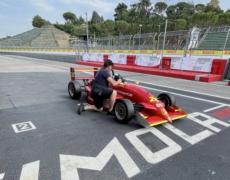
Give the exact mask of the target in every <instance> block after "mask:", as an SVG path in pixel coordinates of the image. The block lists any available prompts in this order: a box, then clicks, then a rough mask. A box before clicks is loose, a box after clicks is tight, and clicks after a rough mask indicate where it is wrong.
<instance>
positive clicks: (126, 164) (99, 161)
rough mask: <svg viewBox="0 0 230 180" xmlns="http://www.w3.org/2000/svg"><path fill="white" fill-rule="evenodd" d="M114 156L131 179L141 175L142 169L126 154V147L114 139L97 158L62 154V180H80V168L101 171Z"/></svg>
mask: <svg viewBox="0 0 230 180" xmlns="http://www.w3.org/2000/svg"><path fill="white" fill-rule="evenodd" d="M112 156H116V158H117V160H118V162H119V164H120V165H121V167H122V168H123V170H124V171H125V173H126V175H127V176H128V177H129V178H130V177H132V176H134V175H136V174H138V173H140V169H139V168H138V167H137V165H136V164H135V162H134V161H133V160H132V158H131V157H130V156H129V154H128V153H127V152H126V150H125V149H124V147H123V146H122V145H121V144H120V142H119V141H118V140H117V138H113V139H112V140H111V141H110V143H109V144H108V145H107V146H106V147H105V148H104V149H103V150H102V151H101V152H100V153H99V154H98V155H97V156H96V157H88V156H72V155H62V154H60V166H61V179H62V180H79V175H78V168H79V169H89V170H96V171H101V170H102V169H103V168H104V167H105V166H106V164H107V163H108V162H109V160H110V159H111V158H112ZM114 168H115V167H114ZM118 177H119V175H118Z"/></svg>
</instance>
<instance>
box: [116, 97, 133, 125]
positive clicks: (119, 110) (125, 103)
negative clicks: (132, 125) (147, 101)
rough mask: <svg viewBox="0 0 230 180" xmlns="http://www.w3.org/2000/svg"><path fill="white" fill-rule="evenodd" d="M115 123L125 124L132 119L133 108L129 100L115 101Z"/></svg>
mask: <svg viewBox="0 0 230 180" xmlns="http://www.w3.org/2000/svg"><path fill="white" fill-rule="evenodd" d="M114 115H115V119H116V121H118V122H119V123H122V124H126V123H128V122H129V121H131V120H132V118H133V117H134V107H133V104H132V102H131V101H130V100H129V99H124V98H123V99H117V100H116V103H115V105H114Z"/></svg>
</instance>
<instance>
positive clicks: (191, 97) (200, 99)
mask: <svg viewBox="0 0 230 180" xmlns="http://www.w3.org/2000/svg"><path fill="white" fill-rule="evenodd" d="M140 87H143V88H145V89H151V90H155V91H160V92H162V89H155V88H150V87H145V86H140ZM170 94H175V95H177V96H182V97H186V98H190V99H197V100H199V101H205V102H210V103H214V104H220V105H225V106H230V105H229V104H225V103H221V102H216V101H210V100H207V99H202V98H196V97H193V96H187V95H183V94H178V93H173V92H170Z"/></svg>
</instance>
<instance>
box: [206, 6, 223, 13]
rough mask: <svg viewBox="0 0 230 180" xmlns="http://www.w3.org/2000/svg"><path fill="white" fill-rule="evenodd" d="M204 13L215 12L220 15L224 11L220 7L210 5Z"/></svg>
mask: <svg viewBox="0 0 230 180" xmlns="http://www.w3.org/2000/svg"><path fill="white" fill-rule="evenodd" d="M204 12H215V13H217V14H219V13H222V12H223V10H222V9H221V8H220V7H219V6H218V7H215V6H213V5H211V4H210V5H207V6H206V7H205V9H204Z"/></svg>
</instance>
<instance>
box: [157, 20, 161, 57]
mask: <svg viewBox="0 0 230 180" xmlns="http://www.w3.org/2000/svg"><path fill="white" fill-rule="evenodd" d="M160 29H161V25H160V24H158V39H157V54H158V50H159V39H160V38H159V36H160Z"/></svg>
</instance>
